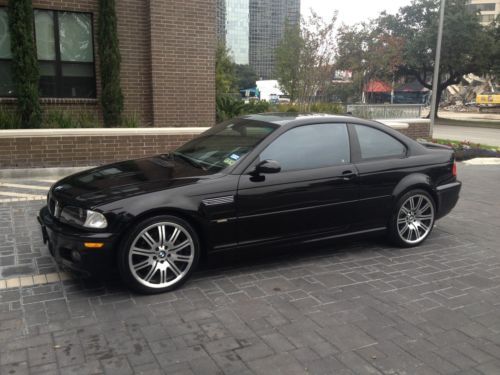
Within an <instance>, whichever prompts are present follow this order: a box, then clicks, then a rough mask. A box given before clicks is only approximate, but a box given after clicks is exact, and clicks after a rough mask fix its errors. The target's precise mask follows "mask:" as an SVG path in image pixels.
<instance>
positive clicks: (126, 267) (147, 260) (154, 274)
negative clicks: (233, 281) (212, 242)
mask: <svg viewBox="0 0 500 375" xmlns="http://www.w3.org/2000/svg"><path fill="white" fill-rule="evenodd" d="M199 257H200V245H199V240H198V236H197V235H196V232H195V231H194V229H193V228H192V227H191V225H189V223H187V222H186V221H185V220H182V219H180V218H178V217H175V216H156V217H153V218H150V219H146V220H145V221H143V222H141V223H139V224H138V225H137V226H136V227H135V228H134V229H133V230H132V231H131V232H130V234H129V235H128V236H127V237H126V238H125V240H124V241H123V243H122V246H121V248H120V250H119V253H118V266H119V267H118V268H119V270H120V275H121V277H122V279H123V281H124V282H125V283H126V284H127V285H128V286H130V287H131V288H132V289H134V290H136V291H138V292H140V293H146V294H154V293H162V292H166V291H169V290H172V289H175V288H177V287H179V286H180V285H182V284H183V283H184V282H185V281H186V280H187V279H188V278H189V276H190V275H191V273H192V272H193V270H194V269H195V268H196V265H197V263H198V260H199Z"/></svg>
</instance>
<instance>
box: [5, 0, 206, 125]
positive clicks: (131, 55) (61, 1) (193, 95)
mask: <svg viewBox="0 0 500 375" xmlns="http://www.w3.org/2000/svg"><path fill="white" fill-rule="evenodd" d="M98 1H99V0H87V1H79V0H33V8H34V13H35V14H34V15H35V39H36V45H37V55H38V60H39V66H40V73H41V78H40V92H41V102H42V106H43V108H44V110H45V111H50V110H52V109H55V110H64V111H66V112H71V113H81V112H84V113H91V114H94V115H96V117H98V118H102V113H101V110H100V103H99V95H100V78H99V77H100V74H99V57H98V55H97V19H98V18H97V16H98V14H97V12H98ZM7 3H8V0H0V106H2V107H9V106H11V107H12V106H13V105H14V103H15V99H14V98H13V97H12V96H13V92H12V83H11V80H10V72H9V63H10V59H11V55H10V41H9V36H8V35H7V34H8V28H6V27H5V26H6V25H7V17H8V15H7V11H6V5H7ZM116 12H117V18H118V38H119V41H120V50H121V56H122V65H121V85H122V90H123V94H124V98H125V108H124V115H125V116H129V117H135V118H137V119H138V120H139V123H140V125H142V126H157V127H158V126H161V127H164V126H167V127H168V126H210V125H212V124H213V123H214V121H215V81H214V75H215V73H214V71H215V68H214V65H215V43H216V23H215V19H216V15H215V13H216V1H214V0H149V1H144V0H117V1H116Z"/></svg>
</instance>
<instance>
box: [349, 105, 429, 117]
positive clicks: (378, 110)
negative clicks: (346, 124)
mask: <svg viewBox="0 0 500 375" xmlns="http://www.w3.org/2000/svg"><path fill="white" fill-rule="evenodd" d="M423 108H424V106H423V105H420V104H348V105H347V106H346V109H347V112H348V113H351V114H352V115H353V116H356V117H361V118H366V119H398V118H421V117H422V109H423Z"/></svg>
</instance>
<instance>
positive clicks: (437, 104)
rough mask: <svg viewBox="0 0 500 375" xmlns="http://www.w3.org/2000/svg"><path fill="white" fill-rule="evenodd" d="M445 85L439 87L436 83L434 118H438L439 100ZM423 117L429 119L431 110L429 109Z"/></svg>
mask: <svg viewBox="0 0 500 375" xmlns="http://www.w3.org/2000/svg"><path fill="white" fill-rule="evenodd" d="M445 89H446V87H444V88H443V87H441V85H438V87H437V92H436V99H437V100H436V113H435V116H434V119H437V118H439V116H438V112H439V102H440V101H441V97H442V96H443V90H445ZM432 95H434V93H432ZM425 118H428V119H430V118H431V111H429V114H428V115H427V116H426V117H425Z"/></svg>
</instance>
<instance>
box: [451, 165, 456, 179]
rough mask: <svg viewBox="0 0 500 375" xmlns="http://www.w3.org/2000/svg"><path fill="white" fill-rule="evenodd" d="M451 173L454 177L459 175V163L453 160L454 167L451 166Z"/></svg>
mask: <svg viewBox="0 0 500 375" xmlns="http://www.w3.org/2000/svg"><path fill="white" fill-rule="evenodd" d="M451 173H452V174H453V176H454V177H457V163H455V162H453V167H451Z"/></svg>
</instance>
